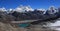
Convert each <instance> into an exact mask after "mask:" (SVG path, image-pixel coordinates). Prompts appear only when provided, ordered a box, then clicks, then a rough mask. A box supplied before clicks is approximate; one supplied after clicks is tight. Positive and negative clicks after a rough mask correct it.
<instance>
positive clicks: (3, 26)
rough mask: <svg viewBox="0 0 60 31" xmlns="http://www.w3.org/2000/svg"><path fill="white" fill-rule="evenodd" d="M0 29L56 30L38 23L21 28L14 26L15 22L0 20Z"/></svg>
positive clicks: (2, 30) (6, 30)
mask: <svg viewBox="0 0 60 31" xmlns="http://www.w3.org/2000/svg"><path fill="white" fill-rule="evenodd" d="M0 31H56V30H52V29H50V28H48V27H46V28H45V27H40V26H38V25H32V26H30V27H27V28H21V27H18V26H16V24H13V25H12V24H9V23H3V22H0Z"/></svg>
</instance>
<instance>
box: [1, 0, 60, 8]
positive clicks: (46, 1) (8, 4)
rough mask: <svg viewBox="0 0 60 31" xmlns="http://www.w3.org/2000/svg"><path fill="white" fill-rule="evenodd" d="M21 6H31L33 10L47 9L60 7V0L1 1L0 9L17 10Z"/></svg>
mask: <svg viewBox="0 0 60 31" xmlns="http://www.w3.org/2000/svg"><path fill="white" fill-rule="evenodd" d="M19 5H30V6H31V7H32V8H34V9H35V8H45V9H47V8H48V7H49V6H52V5H53V6H55V7H59V6H60V0H0V7H5V8H7V9H8V8H16V7H17V6H19Z"/></svg>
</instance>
